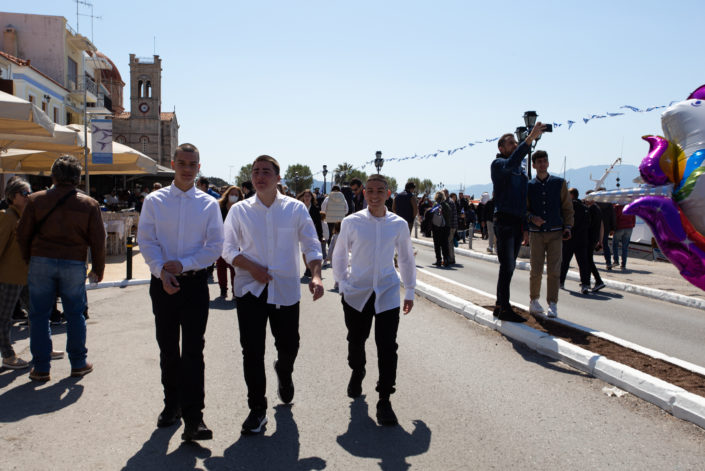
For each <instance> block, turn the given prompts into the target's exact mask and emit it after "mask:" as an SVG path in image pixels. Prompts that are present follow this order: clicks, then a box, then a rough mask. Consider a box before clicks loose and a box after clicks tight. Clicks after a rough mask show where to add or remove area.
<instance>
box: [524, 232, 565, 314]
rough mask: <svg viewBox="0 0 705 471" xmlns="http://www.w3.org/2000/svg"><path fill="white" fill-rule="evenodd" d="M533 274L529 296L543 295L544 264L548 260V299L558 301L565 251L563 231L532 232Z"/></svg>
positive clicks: (535, 297)
mask: <svg viewBox="0 0 705 471" xmlns="http://www.w3.org/2000/svg"><path fill="white" fill-rule="evenodd" d="M529 247H530V249H531V274H530V275H529V297H530V299H532V300H534V299H538V298H539V297H540V296H541V277H542V276H543V264H544V261H545V262H546V279H547V282H546V287H547V292H546V301H548V302H549V303H557V302H558V288H559V285H560V277H561V254H562V251H563V232H562V231H553V232H530V233H529Z"/></svg>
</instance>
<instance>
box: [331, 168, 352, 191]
mask: <svg viewBox="0 0 705 471" xmlns="http://www.w3.org/2000/svg"><path fill="white" fill-rule="evenodd" d="M353 170H354V167H353V166H352V164H349V163H347V162H343V163H342V164H338V166H337V167H335V170H333V182H334V183H335V184H337V185H340V184H342V183H343V182H348V181H350V174H351V173H352V171H353Z"/></svg>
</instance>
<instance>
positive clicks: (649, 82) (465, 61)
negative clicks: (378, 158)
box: [2, 0, 705, 188]
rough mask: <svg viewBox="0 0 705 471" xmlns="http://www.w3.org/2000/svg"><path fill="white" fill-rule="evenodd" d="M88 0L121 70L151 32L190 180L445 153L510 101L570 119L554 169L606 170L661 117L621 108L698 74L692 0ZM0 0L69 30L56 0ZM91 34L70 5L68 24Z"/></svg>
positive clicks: (646, 101) (512, 109)
mask: <svg viewBox="0 0 705 471" xmlns="http://www.w3.org/2000/svg"><path fill="white" fill-rule="evenodd" d="M93 3H94V8H93V12H94V14H95V15H97V16H101V17H102V19H100V20H95V23H94V43H95V44H96V46H97V47H98V48H99V49H100V50H101V51H102V52H104V53H105V54H107V55H108V56H109V57H110V58H111V59H112V60H113V61H114V62H115V63H116V64H117V65H118V68H119V69H120V72H121V74H122V75H123V78H124V79H128V78H129V68H128V61H129V54H130V53H135V54H137V55H138V56H151V55H152V53H153V47H154V37H155V36H156V52H157V54H159V55H160V56H161V57H162V60H163V62H162V66H163V69H164V70H163V76H162V95H163V96H162V111H171V110H172V109H174V107H175V108H176V112H177V115H178V119H179V124H180V126H181V128H180V130H179V140H180V141H182V142H185V141H188V142H192V143H194V144H196V145H197V146H198V147H199V148H200V150H201V161H202V171H203V173H204V174H206V175H209V176H210V175H215V176H220V177H223V178H225V179H226V180H227V179H229V178H230V176H231V175H232V176H233V177H234V175H235V174H236V173H237V171H238V170H239V168H240V166H242V165H244V164H246V163H249V162H251V161H252V160H253V159H254V157H256V156H257V155H259V154H263V153H266V154H270V155H273V156H274V157H276V158H277V159H278V160H279V161H280V163H281V164H282V167H283V169H285V168H286V166H287V165H289V164H294V163H304V164H308V165H309V166H310V167H311V168H312V170H313V171H314V172H316V171H318V170H320V169H321V167H322V165H323V164H327V165H328V168H329V169H333V168H334V167H335V166H336V165H338V164H339V163H342V162H350V163H352V164H353V165H355V166H361V165H362V164H364V163H365V162H367V161H369V160H372V159H374V153H375V151H376V150H381V151H382V152H383V157H385V158H392V157H405V156H413V155H415V154H417V155H426V154H429V153H435V152H437V151H438V150H448V149H454V148H458V147H461V146H464V145H466V144H468V142H474V141H480V140H483V141H484V140H485V139H487V138H494V137H497V136H499V135H501V134H502V133H504V132H512V131H513V130H514V129H515V128H516V126H519V125H522V124H523V121H522V115H523V113H524V111H526V110H536V111H537V112H538V113H539V119H546V120H548V121H552V122H553V121H555V122H566V120H569V119H571V120H574V121H578V124H576V125H574V126H573V128H572V129H571V130H570V131H569V130H567V129H566V128H567V126H564V127H561V128H559V129H557V130H556V131H555V132H554V133H553V135H546V136H545V137H544V138H542V139H541V141H540V142H539V144H538V148H541V149H544V150H546V151H548V153H549V156H550V160H551V170H553V171H555V172H558V171H560V170H561V168H562V165H563V158H564V157H566V159H567V167H568V168H578V167H583V166H587V165H604V166H605V167H607V166H608V165H609V164H610V163H612V161H614V159H615V158H617V157H619V156H620V155H621V156H622V157H623V160H624V162H625V163H629V164H634V165H638V163H639V162H640V161H641V159H642V158H643V157H644V156H645V155H646V152H647V150H648V146H647V144H646V143H645V142H644V141H642V140H641V136H642V135H645V134H660V133H661V132H662V131H661V125H660V112H659V111H654V112H650V113H634V112H631V111H628V110H620V109H619V107H620V106H622V105H633V106H636V107H639V108H642V109H643V108H646V107H650V106H658V105H664V104H668V103H670V102H671V101H673V100H682V99H685V98H686V97H687V96H688V94H689V93H690V92H691V91H693V90H694V89H695V88H697V87H698V86H700V85H702V84H705V61H703V60H702V52H701V51H702V44H703V41H702V33H701V31H702V25H701V20H700V16H701V14H700V13H701V11H702V8H701V7H700V5H699V4H698V2H695V1H678V0H675V1H673V2H669V3H668V4H667V6H666V4H665V3H664V2H656V1H614V0H613V1H602V0H596V1H591V2H573V1H561V2H558V1H556V2H550V1H536V2H513V1H495V2H473V1H442V0H438V1H434V2H430V1H428V2H421V1H413V0H407V1H387V2H380V1H374V2H371V1H366V0H358V1H355V2H341V1H330V0H329V1H318V0H316V1H306V0H304V1H299V2H291V1H259V2H240V1H229V2H225V1H223V2H218V1H202V2H193V1H180V0H179V1H171V2H167V3H164V2H143V1H140V2H137V1H122V2H105V1H102V0H94V2H93ZM162 5H163V6H162ZM2 8H3V9H4V11H15V12H24V13H36V14H48V15H58V16H64V17H66V18H67V19H68V21H69V24H70V25H71V26H72V27H74V28H75V26H76V4H75V2H73V1H72V0H51V1H44V0H42V1H25V2H13V4H12V5H5V6H3V7H2ZM80 11H81V12H82V13H90V9H89V8H86V7H83V6H81V7H80ZM90 31H91V30H90V18H87V17H81V18H80V32H81V33H82V34H85V35H87V36H90ZM126 92H127V94H126V100H125V101H126V106H127V107H128V108H129V99H128V98H127V97H128V96H129V90H128V89H127V87H126ZM618 111H622V112H625V115H623V116H619V117H614V118H607V119H600V120H593V121H590V122H588V123H587V124H583V122H582V118H584V117H590V116H591V115H593V114H598V115H600V114H604V113H605V112H618ZM495 154H496V143H486V144H482V145H476V146H473V147H469V148H466V149H465V150H462V151H458V152H455V153H454V154H453V155H451V156H448V155H446V154H445V153H440V154H439V155H438V157H436V158H429V159H426V160H418V159H411V160H406V161H404V162H388V163H387V164H385V166H384V168H383V171H382V173H385V174H388V175H391V176H394V177H395V178H396V179H397V180H398V181H399V182H400V183H401V182H403V181H405V180H406V178H408V177H420V178H431V179H432V180H433V181H434V182H443V183H444V184H445V185H446V186H448V187H450V188H457V186H458V185H459V184H461V183H464V184H465V185H471V184H477V183H487V182H489V181H490V176H489V165H490V163H491V161H492V159H493V158H494V155H495ZM231 166H233V167H232V169H231ZM371 169H372V166H368V167H367V168H366V169H365V170H366V171H368V173H369V172H370V170H371ZM329 178H330V175H329Z"/></svg>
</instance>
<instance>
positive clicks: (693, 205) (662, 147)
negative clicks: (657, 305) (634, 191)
mask: <svg viewBox="0 0 705 471" xmlns="http://www.w3.org/2000/svg"><path fill="white" fill-rule="evenodd" d="M661 127H662V128H663V132H664V134H665V137H661V136H644V137H643V139H644V140H645V141H647V142H648V143H649V146H650V149H649V153H648V155H647V156H646V157H645V158H644V159H643V160H642V162H641V165H640V166H639V171H640V173H641V177H642V179H643V180H644V182H645V183H647V184H648V185H651V186H654V187H656V186H663V185H672V188H673V190H672V193H671V194H670V195H649V196H642V197H640V198H638V199H636V200H634V201H633V202H632V203H630V204H629V205H627V206H626V207H625V209H624V212H625V213H627V214H634V215H637V216H639V217H641V218H642V219H643V220H644V221H645V222H646V223H647V224H648V225H649V227H650V228H651V231H652V232H653V234H654V238H655V239H656V242H657V243H658V245H659V247H660V249H661V251H662V252H663V254H664V255H665V256H666V257H667V258H668V259H669V260H670V261H671V262H672V263H673V264H674V265H675V266H676V268H678V270H679V271H680V273H681V275H682V276H683V278H685V279H686V280H688V281H689V282H690V283H692V284H693V285H695V286H697V287H698V288H700V289H703V290H705V85H703V86H701V87H700V88H698V89H697V90H695V91H694V92H693V93H691V94H690V96H689V97H688V99H687V100H685V101H682V102H679V103H676V104H674V105H672V106H669V107H668V108H667V109H666V111H664V112H663V114H662V115H661Z"/></svg>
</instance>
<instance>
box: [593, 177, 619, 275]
mask: <svg viewBox="0 0 705 471" xmlns="http://www.w3.org/2000/svg"><path fill="white" fill-rule="evenodd" d="M597 191H605V189H604V188H599V189H598V190H597ZM597 206H598V207H599V208H600V213H601V214H602V255H603V256H604V257H605V268H607V270H612V252H611V251H610V236H613V235H614V230H615V228H616V227H617V218H616V217H615V214H614V204H613V203H607V202H605V203H597Z"/></svg>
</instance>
